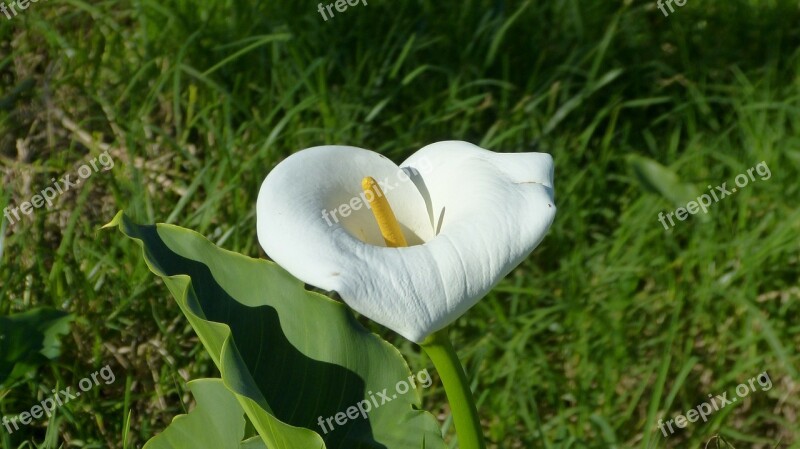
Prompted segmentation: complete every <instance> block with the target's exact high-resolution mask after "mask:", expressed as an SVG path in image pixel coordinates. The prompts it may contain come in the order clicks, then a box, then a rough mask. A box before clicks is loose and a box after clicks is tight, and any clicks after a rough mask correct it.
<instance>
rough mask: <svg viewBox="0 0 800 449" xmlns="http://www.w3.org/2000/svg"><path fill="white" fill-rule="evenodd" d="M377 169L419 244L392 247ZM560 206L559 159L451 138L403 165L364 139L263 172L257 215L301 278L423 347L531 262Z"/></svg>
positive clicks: (270, 244) (274, 247)
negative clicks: (556, 198) (383, 225)
mask: <svg viewBox="0 0 800 449" xmlns="http://www.w3.org/2000/svg"><path fill="white" fill-rule="evenodd" d="M366 176H371V177H373V178H375V179H376V180H377V181H378V182H380V184H381V187H382V189H383V191H384V194H385V197H386V199H387V200H388V202H389V204H390V206H391V208H392V210H393V211H394V214H395V216H396V217H397V221H398V222H399V224H400V227H401V228H402V230H403V233H404V234H405V238H406V240H407V241H408V245H409V246H408V247H403V248H390V247H386V244H385V242H384V238H383V236H382V234H381V232H380V230H379V228H378V225H377V224H376V219H375V217H374V216H373V214H372V211H371V210H370V209H369V206H368V203H367V202H366V201H365V198H366V199H369V198H368V196H369V194H365V193H364V191H362V189H361V186H362V179H363V178H364V177H366ZM555 213H556V208H555V204H554V202H553V159H552V158H551V157H550V155H548V154H544V153H494V152H491V151H487V150H484V149H482V148H480V147H477V146H475V145H472V144H470V143H467V142H459V141H446V142H438V143H434V144H431V145H428V146H426V147H424V148H422V149H421V150H419V151H418V152H416V153H415V154H414V155H412V156H411V157H410V158H408V159H407V160H406V161H405V162H404V163H403V164H401V166H400V167H398V166H397V165H395V164H394V163H393V162H392V161H390V160H389V159H387V158H386V157H384V156H382V155H380V154H378V153H374V152H372V151H369V150H364V149H361V148H355V147H347V146H320V147H314V148H309V149H306V150H303V151H300V152H298V153H295V154H293V155H292V156H290V157H288V158H287V159H286V160H284V161H283V162H281V163H280V164H278V166H276V167H275V169H273V170H272V172H270V173H269V175H268V176H267V178H266V179H265V180H264V183H263V184H262V186H261V191H260V192H259V195H258V204H257V223H258V239H259V242H260V243H261V246H262V247H263V248H264V250H265V251H266V253H267V255H269V257H271V258H272V259H273V260H274V261H275V262H276V263H278V264H279V265H280V266H282V267H283V268H284V269H286V270H287V271H289V272H290V273H291V274H292V275H294V276H295V277H297V278H299V279H300V280H302V281H303V282H305V283H307V284H311V285H314V286H316V287H319V288H322V289H324V290H328V291H336V292H338V293H339V295H340V296H341V297H342V299H343V300H344V301H345V302H346V303H347V304H348V305H349V306H350V307H352V308H353V309H355V310H356V311H358V312H359V313H361V314H362V315H365V316H367V317H369V318H371V319H372V320H374V321H377V322H378V323H380V324H383V325H384V326H386V327H388V328H390V329H392V330H394V331H396V332H398V333H399V334H401V335H403V336H404V337H406V338H408V339H409V340H412V341H414V342H417V343H420V342H422V341H423V340H424V339H425V337H426V336H428V335H429V334H431V333H433V332H435V331H437V330H439V329H442V328H444V327H445V326H447V325H448V324H450V323H451V322H453V321H454V320H455V319H456V318H458V317H459V316H460V315H462V314H463V313H464V312H466V311H467V309H469V308H470V307H472V306H473V305H474V304H475V303H476V302H477V301H478V300H479V299H480V298H481V297H483V296H484V295H485V294H486V293H488V292H489V290H491V289H492V287H494V286H495V285H496V284H497V283H498V282H499V281H500V279H502V278H503V277H504V276H505V275H506V274H508V273H509V272H510V271H511V270H512V269H513V268H514V267H516V266H517V265H518V264H519V263H520V262H521V261H522V260H523V259H525V257H527V256H528V254H530V252H531V251H533V249H534V248H535V247H536V246H537V245H538V244H539V242H541V240H542V238H543V237H544V235H545V233H546V232H547V230H548V228H549V227H550V224H551V223H552V222H553V218H554V216H555Z"/></svg>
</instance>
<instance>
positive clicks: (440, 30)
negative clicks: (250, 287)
mask: <svg viewBox="0 0 800 449" xmlns="http://www.w3.org/2000/svg"><path fill="white" fill-rule="evenodd" d="M18 1H19V0H18ZM8 3H9V2H8V1H6V4H8ZM366 3H368V4H361V3H359V4H358V5H357V6H351V7H349V9H347V10H346V11H345V12H337V13H336V15H335V16H334V17H328V18H327V20H325V19H324V18H323V17H322V14H321V13H320V12H319V11H318V9H317V7H318V5H317V4H316V3H313V2H301V1H297V2H289V1H287V0H281V1H279V2H278V1H273V2H255V1H244V0H239V1H234V0H203V1H199V0H198V1H196V2H191V1H188V0H160V1H155V0H132V1H118V0H105V1H93V2H84V1H81V0H48V1H43V0H42V1H39V2H38V3H30V4H29V5H28V7H27V9H24V10H22V9H19V8H17V10H16V12H17V13H18V14H17V15H16V16H14V15H10V18H8V17H7V16H5V15H3V14H0V176H2V179H3V181H2V190H0V208H6V207H19V206H20V205H22V204H23V203H24V202H26V201H32V200H33V197H34V196H35V195H37V194H39V193H40V192H42V195H45V194H44V191H45V189H46V188H51V189H52V188H55V187H56V185H58V187H59V192H60V193H58V194H54V195H53V198H54V199H53V200H52V201H51V203H52V204H42V201H41V199H40V202H39V204H40V206H39V207H34V208H33V209H31V208H30V207H28V209H27V211H28V212H30V213H26V211H25V209H23V210H22V211H21V213H20V214H19V218H20V219H18V220H17V219H15V218H14V217H13V215H11V218H9V216H6V217H4V218H2V221H1V222H0V223H1V224H0V317H4V316H7V315H12V314H18V313H21V312H25V311H29V310H32V309H34V308H39V307H48V308H53V309H57V310H60V311H64V312H67V313H69V314H71V316H72V322H71V324H70V326H69V329H68V330H67V331H66V332H65V334H64V335H63V336H62V337H61V348H60V355H59V356H57V357H53V358H52V359H48V360H45V361H40V362H41V363H37V364H36V365H37V366H36V367H34V368H33V369H32V370H30V371H28V372H26V373H25V374H24V375H22V376H20V377H19V378H18V379H16V380H15V381H14V382H12V383H10V384H7V385H4V386H2V387H0V416H8V417H10V416H12V415H18V414H19V413H20V412H23V411H26V410H30V409H31V407H32V406H33V405H36V404H38V403H39V402H40V401H42V400H43V399H45V398H46V397H48V396H51V395H52V394H51V390H53V389H56V388H59V389H60V388H64V386H67V385H72V386H75V385H78V383H79V381H80V380H81V379H82V378H86V377H87V376H90V375H91V374H93V373H95V374H97V373H99V374H98V375H101V374H102V372H101V370H102V369H103V368H104V367H105V366H108V367H109V368H108V369H106V371H105V372H106V374H108V371H109V370H112V371H113V375H114V376H113V377H114V381H113V382H107V381H106V382H104V381H103V380H104V379H107V378H106V377H103V378H100V379H99V380H100V382H99V383H97V382H96V384H97V385H96V386H95V387H94V388H92V389H90V390H89V391H87V392H86V393H85V394H84V395H83V396H81V397H80V398H75V399H72V400H71V401H70V402H69V403H68V404H64V406H63V407H60V408H59V409H58V412H57V414H56V415H55V418H53V419H51V420H48V419H47V418H46V417H45V418H42V419H36V420H34V421H33V422H32V423H31V424H30V425H27V426H23V427H21V428H20V430H18V431H15V432H12V433H8V432H7V429H6V428H3V427H0V448H3V449H17V448H34V447H52V448H57V447H64V448H73V447H74V448H137V447H141V446H142V445H143V444H144V443H145V442H146V441H147V440H148V439H150V438H151V437H152V436H154V435H155V434H157V433H159V432H161V431H163V430H164V428H165V427H166V426H167V425H168V424H169V423H170V422H171V420H172V418H173V417H174V416H176V415H178V414H181V413H185V411H186V410H189V409H191V407H192V404H193V398H192V395H191V394H190V393H189V391H188V389H187V386H186V382H187V381H189V380H192V379H199V378H204V377H218V376H219V372H218V370H217V368H216V367H215V365H214V363H213V362H212V359H211V358H210V357H209V355H208V354H207V353H206V352H205V351H204V349H203V346H202V344H201V342H200V340H199V339H198V337H197V336H196V334H195V331H194V330H193V329H192V327H191V326H190V325H189V322H188V321H187V319H186V317H185V316H184V315H183V314H182V313H181V310H180V309H179V307H178V305H177V304H176V302H175V300H173V298H172V297H171V295H170V294H169V291H168V290H167V288H166V287H165V286H164V283H163V282H161V281H160V280H158V278H157V277H156V276H154V275H153V274H152V273H151V272H150V271H149V270H148V267H147V266H146V265H145V263H144V260H143V258H142V256H141V254H142V253H141V250H140V248H139V247H138V246H137V245H136V244H134V243H133V242H131V241H130V240H129V239H126V238H124V237H123V236H122V235H121V234H120V233H119V232H116V231H113V230H100V227H101V226H102V225H104V224H105V223H108V222H109V221H110V220H111V219H112V218H113V217H114V216H115V214H116V213H117V212H118V211H120V210H122V211H125V213H126V214H127V215H128V216H130V217H131V218H132V219H133V220H134V221H135V222H138V223H148V224H150V223H172V224H175V225H179V226H181V227H185V228H189V229H193V230H195V231H197V232H199V233H200V234H202V235H204V236H205V237H207V238H208V239H210V240H211V241H212V242H214V243H215V244H217V245H219V246H221V247H223V248H225V249H228V250H231V251H235V252H239V253H242V254H245V255H248V256H251V257H260V258H264V257H266V255H265V254H264V252H263V250H262V249H261V247H260V246H259V244H258V240H257V238H256V225H255V221H256V210H255V202H256V198H257V195H258V192H259V186H260V184H261V182H262V181H263V180H264V178H265V176H266V175H267V173H269V172H270V170H271V169H272V168H273V167H274V166H275V165H276V164H277V163H279V162H280V161H281V160H283V159H284V158H285V157H287V156H288V155H290V154H292V153H294V152H296V151H298V150H301V149H304V148H307V147H312V146H316V145H324V144H347V145H353V146H358V147H362V148H368V149H371V150H374V151H377V152H380V153H382V154H383V155H385V156H387V157H388V158H390V159H392V160H393V161H394V162H396V163H399V162H401V161H403V160H404V159H405V158H406V157H408V156H409V155H410V154H412V153H413V152H415V151H416V150H417V149H419V148H421V147H423V146H425V145H427V144H429V143H432V142H436V141H441V140H465V141H469V142H472V143H474V144H476V145H479V146H481V147H483V148H486V149H489V150H492V151H498V152H526V151H536V152H545V153H549V154H551V155H552V156H553V158H554V160H555V195H556V196H555V201H556V206H557V207H558V212H557V215H556V218H555V221H554V223H553V225H552V227H551V228H550V232H549V234H548V235H547V237H546V238H545V239H544V241H543V242H542V244H541V245H540V246H539V247H538V248H537V249H536V250H535V251H534V252H533V253H532V255H531V256H530V257H528V258H527V259H526V261H525V262H524V263H523V264H522V265H520V266H519V267H518V268H517V269H515V270H514V271H513V272H512V273H511V274H509V275H508V276H507V277H506V278H505V279H504V280H502V281H501V282H500V284H499V285H498V286H497V287H496V288H495V289H494V290H493V291H492V292H491V293H490V294H489V295H488V296H487V297H486V298H484V299H483V300H481V301H480V302H478V304H477V305H476V306H474V307H473V308H472V309H470V310H469V311H468V312H467V313H466V314H465V315H464V316H463V317H462V318H460V319H459V320H458V321H456V322H455V324H454V325H453V326H452V338H453V342H454V345H455V347H456V348H457V350H458V353H459V356H460V358H461V360H462V362H463V363H464V366H465V369H466V371H467V373H468V375H469V377H470V379H471V382H472V390H473V392H474V394H475V397H476V400H477V402H478V409H479V413H480V417H481V424H482V429H483V432H484V434H485V436H486V440H487V445H488V447H489V448H492V449H516V448H525V449H527V448H552V449H562V448H563V449H566V448H597V449H599V448H647V449H649V448H673V447H675V448H678V447H679V448H701V447H706V445H708V447H735V448H738V449H741V448H764V449H766V448H800V417H798V415H799V414H800V355H799V354H798V347H800V323H799V322H798V317H800V301H799V300H800V285H798V278H799V276H798V273H800V246H799V245H798V239H797V236H798V233H800V207H798V198H799V197H800V183H798V181H797V180H798V179H800V27H798V26H797V25H798V23H800V5H799V4H798V3H797V2H796V1H781V0H771V1H767V0H764V1H756V0H729V1H719V0H709V1H707V2H700V1H698V0H689V1H687V2H685V5H684V6H677V5H676V4H675V3H672V2H671V3H670V4H671V5H672V6H673V7H674V12H671V13H670V14H668V15H664V14H663V13H662V11H660V10H659V8H658V6H657V4H656V2H655V1H638V0H626V1H623V2H620V1H609V0H604V1H600V0H586V1H583V2H579V1H576V0H553V1H542V2H532V1H514V2H512V1H502V0H494V1H490V0H462V1H460V2H456V1H433V0H416V1H408V2H387V1H379V0H370V1H369V2H366ZM334 11H335V10H334ZM666 11H667V12H669V9H666ZM83 167H86V170H84V168H83ZM87 170H88V171H87ZM748 170H750V171H749V173H748ZM65 175H71V176H72V181H73V183H74V182H75V181H76V180H79V181H81V182H80V183H79V184H75V185H65V184H64V183H63V182H61V181H60V180H61V179H62V178H63V177H64V176H65ZM84 175H87V176H84ZM740 175H744V178H742V177H741V176H740ZM742 179H744V180H745V181H744V183H743V184H744V185H742V181H741V180H742ZM469 181H470V180H469V179H465V180H464V182H466V183H468V182H469ZM718 187H720V188H722V189H719V188H718ZM732 188H737V190H736V191H735V192H734V191H733V190H732ZM62 190H63V192H62ZM723 190H727V191H729V192H730V194H727V195H726V194H724V193H722V191H723ZM712 192H713V193H714V195H716V196H715V198H716V199H717V201H709V205H708V206H707V208H706V209H707V212H705V213H704V212H697V213H694V214H691V215H690V216H689V217H688V218H687V217H686V212H685V209H686V208H687V203H688V202H689V201H691V200H694V199H697V198H699V197H701V195H704V194H707V195H711V194H712ZM720 196H723V197H721V198H720ZM697 201H700V200H699V199H698V200H697ZM34 206H35V203H34ZM688 207H689V208H690V207H691V206H688ZM681 209H684V212H682V213H681V212H680V211H681ZM670 213H672V215H670ZM660 214H663V216H664V217H669V219H667V218H664V219H663V221H662V219H661V218H660V217H661V216H662V215H660ZM681 216H683V218H684V219H680V217H681ZM670 220H672V221H673V223H674V225H670ZM361 321H362V322H363V323H364V324H365V325H366V326H369V328H370V329H371V330H373V331H374V332H376V333H378V334H379V335H380V336H382V337H383V338H384V339H386V340H387V341H389V342H390V343H392V344H394V345H396V346H397V347H398V348H399V349H400V351H401V353H402V354H403V356H405V358H406V360H407V361H408V363H409V366H410V369H411V371H412V372H417V371H419V370H422V369H426V368H427V369H429V370H430V371H431V373H432V377H433V380H434V381H433V385H432V387H431V388H429V389H426V390H425V391H423V409H425V410H428V411H430V412H431V413H433V414H434V415H435V416H436V417H437V418H438V419H439V421H440V424H441V425H442V429H443V432H445V433H446V438H445V439H446V441H447V442H448V443H449V444H450V445H451V447H458V445H457V441H456V440H455V433H454V431H453V426H452V418H451V415H450V409H449V407H448V405H447V399H446V397H445V396H444V391H443V389H442V386H441V382H440V381H439V379H438V377H437V374H436V372H435V370H433V369H432V365H431V364H430V360H429V359H428V358H427V357H426V356H425V354H424V353H422V352H421V351H420V348H419V347H418V346H417V345H415V344H413V343H411V342H409V341H407V340H405V339H404V338H402V337H400V336H399V335H397V334H396V333H394V332H392V331H390V330H388V329H386V328H383V327H381V326H379V325H377V324H374V323H371V322H369V321H368V320H365V319H363V320H361ZM2 323H3V322H2V321H0V325H2ZM310 326H311V327H313V323H310ZM2 330H3V329H0V332H2ZM6 350H8V349H7V348H6ZM3 357H4V355H3V354H0V359H2V358H3ZM762 373H766V375H765V376H764V377H761V378H759V379H758V381H756V382H755V383H753V381H752V379H754V378H757V376H759V375H760V374H762ZM765 378H768V380H769V383H768V385H769V387H767V382H763V381H764V380H765ZM108 379H110V377H108ZM748 381H750V382H751V385H750V386H751V387H753V388H750V390H749V391H750V393H748V394H747V395H746V397H745V396H742V397H741V398H740V399H739V400H738V401H737V402H735V403H731V404H728V405H726V406H725V407H721V408H719V410H714V411H713V412H711V413H710V414H708V416H707V422H706V421H704V420H696V422H693V423H689V424H688V425H685V426H678V425H677V424H672V426H673V428H674V430H675V432H674V433H672V432H670V431H669V429H666V427H664V429H666V430H661V428H660V427H659V422H660V421H662V422H666V421H669V420H673V423H674V422H675V421H674V419H675V417H676V416H678V415H686V414H687V412H688V411H689V410H691V409H696V408H698V407H699V406H701V404H704V403H706V401H709V402H710V401H711V400H712V398H716V397H717V396H718V395H723V393H726V392H727V395H728V398H731V397H734V396H736V388H737V386H738V385H739V384H742V383H744V384H747V383H748ZM0 383H1V382H0ZM679 421H680V420H679ZM662 425H663V424H662ZM665 435H666V436H665Z"/></svg>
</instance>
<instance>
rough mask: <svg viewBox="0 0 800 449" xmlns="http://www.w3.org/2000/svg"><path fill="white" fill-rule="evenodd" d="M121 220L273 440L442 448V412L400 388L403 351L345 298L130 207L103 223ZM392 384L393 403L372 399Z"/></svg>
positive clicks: (301, 445) (294, 444) (298, 446)
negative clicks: (343, 417)
mask: <svg viewBox="0 0 800 449" xmlns="http://www.w3.org/2000/svg"><path fill="white" fill-rule="evenodd" d="M115 225H117V226H119V227H120V230H121V231H122V232H123V233H124V234H125V235H127V236H128V237H131V238H133V239H134V240H136V241H138V242H139V243H140V244H141V245H142V248H143V250H144V255H145V260H146V262H147V264H148V266H149V267H150V269H151V270H152V271H153V272H154V273H155V274H157V275H158V276H160V277H161V278H162V279H163V280H164V283H165V284H166V285H167V287H168V288H169V290H170V291H171V292H172V294H173V296H174V297H175V299H176V300H177V302H178V305H179V306H180V308H181V310H183V313H184V314H185V315H186V317H187V318H188V319H189V322H190V323H191V325H192V327H193V328H194V329H195V331H196V332H197V334H198V335H199V337H200V340H201V341H202V342H203V344H204V345H205V347H206V349H207V350H208V351H209V353H210V354H211V357H212V358H213V360H214V362H215V363H216V364H217V366H218V367H219V369H220V372H221V374H222V380H223V382H224V383H225V385H226V386H227V387H228V388H229V389H230V390H231V391H233V392H235V393H236V394H237V398H238V399H239V402H240V404H241V405H242V407H243V408H244V410H245V412H246V413H247V415H248V416H249V418H250V420H251V421H252V423H253V425H254V426H255V428H256V429H257V430H258V432H259V434H260V435H261V436H262V437H263V438H264V441H265V442H266V444H267V447H269V448H270V449H307V448H328V449H340V448H341V449H366V448H374V449H379V448H380V449H419V448H426V449H444V447H445V445H444V441H443V440H442V436H441V431H440V430H439V428H438V425H437V422H436V420H435V418H434V417H433V416H432V415H430V414H429V413H426V412H424V411H420V410H418V408H419V406H420V398H419V393H418V391H417V390H415V389H414V388H412V389H411V391H410V392H409V393H407V394H399V395H395V394H394V393H395V386H396V384H397V383H398V382H401V381H406V380H407V379H408V378H409V377H410V376H411V373H410V371H409V369H408V366H407V365H406V364H405V361H404V360H403V358H402V357H401V356H400V353H399V352H398V351H397V350H396V349H395V348H394V347H393V346H391V345H389V344H388V343H387V342H385V341H383V340H381V339H380V338H379V337H377V336H376V335H374V334H372V333H370V332H368V331H367V330H366V329H364V328H363V327H362V326H361V325H360V324H359V323H358V321H356V319H355V317H354V316H353V314H352V312H351V311H350V310H349V309H348V308H347V307H345V306H344V305H343V304H341V303H339V302H336V301H333V300H332V299H330V298H328V297H326V296H324V295H321V294H318V293H314V292H309V291H306V290H305V289H304V288H303V284H302V283H301V282H300V281H298V280H297V279H295V278H293V277H292V276H291V275H289V274H288V273H287V272H286V271H284V270H283V269H282V268H280V267H279V266H277V265H276V264H274V263H272V262H269V261H266V260H259V259H251V258H248V257H245V256H243V255H241V254H237V253H233V252H229V251H225V250H223V249H221V248H218V247H217V246H215V245H213V244H212V243H211V242H209V241H208V240H206V239H205V238H204V237H202V236H201V235H199V234H197V233H196V232H193V231H190V230H187V229H183V228H179V227H177V226H172V225H165V224H160V225H156V226H153V225H149V226H139V225H136V224H134V223H132V222H131V221H130V220H129V219H128V218H127V217H126V216H125V215H123V214H122V213H120V214H118V215H117V216H116V217H115V218H114V220H113V221H112V222H111V223H109V224H108V225H106V226H115ZM384 390H385V391H386V393H388V398H389V401H385V399H383V398H380V399H377V400H374V399H373V398H375V397H378V396H379V395H378V393H379V392H384ZM384 401H385V402H384ZM367 402H372V404H376V403H377V404H378V406H377V407H375V406H372V405H370V407H371V408H372V410H371V411H370V412H369V413H368V414H365V415H366V419H364V418H363V417H362V416H358V417H357V418H353V419H347V422H346V423H345V424H342V425H336V426H335V428H334V429H333V430H330V429H326V430H328V431H327V433H326V432H325V431H323V429H322V428H321V427H320V426H319V424H318V423H319V420H320V419H322V420H326V419H327V418H329V417H334V416H335V415H336V414H337V413H345V412H346V411H347V410H348V409H350V408H351V407H355V406H357V404H359V403H361V404H363V408H365V409H366V408H367V407H366V403H367ZM326 427H327V425H326Z"/></svg>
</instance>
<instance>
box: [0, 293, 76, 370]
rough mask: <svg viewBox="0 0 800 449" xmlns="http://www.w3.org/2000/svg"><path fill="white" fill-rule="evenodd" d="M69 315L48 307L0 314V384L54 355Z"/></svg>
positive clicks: (66, 327)
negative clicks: (5, 314) (7, 314)
mask: <svg viewBox="0 0 800 449" xmlns="http://www.w3.org/2000/svg"><path fill="white" fill-rule="evenodd" d="M72 318H73V317H72V315H70V314H68V313H66V312H62V311H60V310H55V309H51V308H36V309H31V310H28V311H27V312H23V313H17V314H14V315H9V316H4V317H0V386H3V385H4V384H8V383H11V382H12V381H13V380H14V379H17V378H19V377H20V376H22V375H24V374H25V373H26V372H28V371H30V370H31V369H33V368H34V367H36V366H38V365H41V364H43V363H46V362H47V361H48V360H53V359H55V358H56V357H58V355H59V354H60V352H61V342H60V341H59V337H60V335H63V334H66V333H67V332H69V323H70V322H71V321H72Z"/></svg>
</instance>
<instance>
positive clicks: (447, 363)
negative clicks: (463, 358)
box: [421, 328, 486, 449]
mask: <svg viewBox="0 0 800 449" xmlns="http://www.w3.org/2000/svg"><path fill="white" fill-rule="evenodd" d="M421 346H422V349H424V350H425V352H426V353H427V354H428V357H430V358H431V361H432V362H433V366H435V367H436V371H437V372H438V373H439V377H441V378H442V383H443V384H444V392H445V394H446V395H447V400H448V401H449V402H450V410H451V411H452V413H453V423H454V424H455V426H456V434H457V435H458V443H459V444H458V446H459V447H460V448H461V449H486V443H484V441H483V433H482V432H481V423H480V420H479V419H478V409H477V407H475V399H474V398H473V397H472V391H470V389H469V382H468V381H467V375H466V373H464V368H463V367H462V366H461V362H460V361H459V360H458V355H457V354H456V351H455V349H453V345H452V343H450V337H448V329H447V328H444V329H442V330H440V331H438V332H435V333H434V334H432V335H430V336H429V337H428V338H427V339H425V341H424V342H423V343H422V344H421Z"/></svg>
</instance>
